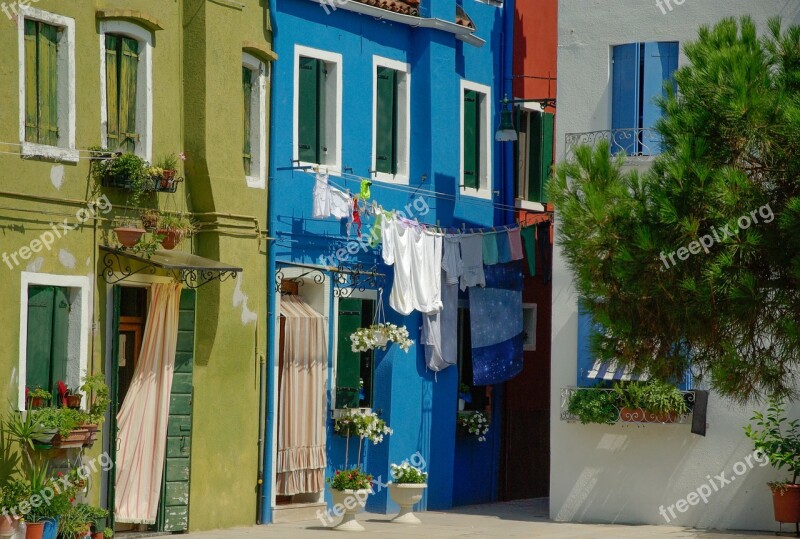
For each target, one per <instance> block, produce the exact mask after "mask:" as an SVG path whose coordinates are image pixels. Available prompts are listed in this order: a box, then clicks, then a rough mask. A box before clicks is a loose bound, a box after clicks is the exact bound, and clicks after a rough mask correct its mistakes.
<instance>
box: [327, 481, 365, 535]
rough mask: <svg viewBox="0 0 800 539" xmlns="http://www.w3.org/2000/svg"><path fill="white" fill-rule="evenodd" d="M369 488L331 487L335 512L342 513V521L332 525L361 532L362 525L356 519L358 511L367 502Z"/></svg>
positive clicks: (339, 528) (362, 529) (335, 527)
mask: <svg viewBox="0 0 800 539" xmlns="http://www.w3.org/2000/svg"><path fill="white" fill-rule="evenodd" d="M370 492H371V491H370V490H366V489H363V490H335V489H331V496H332V497H333V507H334V512H335V513H337V514H338V513H342V521H341V522H339V524H337V525H336V526H334V527H333V529H334V530H339V531H345V532H363V531H364V526H362V525H361V524H359V523H358V521H356V513H358V512H359V511H360V510H361V509H363V508H364V506H365V505H366V503H367V496H369V493H370Z"/></svg>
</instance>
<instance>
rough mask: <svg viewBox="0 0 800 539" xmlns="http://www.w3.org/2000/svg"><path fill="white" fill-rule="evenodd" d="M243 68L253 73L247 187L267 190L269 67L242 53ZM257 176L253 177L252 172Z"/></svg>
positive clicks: (250, 55)
mask: <svg viewBox="0 0 800 539" xmlns="http://www.w3.org/2000/svg"><path fill="white" fill-rule="evenodd" d="M242 67H244V68H246V69H249V70H250V72H251V74H252V75H251V81H252V83H253V90H254V91H253V94H252V96H251V97H250V153H251V156H252V157H251V161H250V172H251V175H249V176H246V178H245V179H246V180H247V187H252V188H254V189H266V188H267V106H266V103H267V81H268V80H269V68H268V67H267V65H266V64H265V63H264V62H262V61H261V60H259V59H258V58H256V57H255V56H253V55H252V54H248V53H246V52H243V53H242ZM253 171H256V172H257V174H255V175H253V174H252V172H253Z"/></svg>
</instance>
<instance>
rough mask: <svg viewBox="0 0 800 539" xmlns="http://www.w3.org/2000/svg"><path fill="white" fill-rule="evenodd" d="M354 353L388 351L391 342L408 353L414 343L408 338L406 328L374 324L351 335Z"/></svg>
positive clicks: (387, 324)
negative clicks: (378, 349)
mask: <svg viewBox="0 0 800 539" xmlns="http://www.w3.org/2000/svg"><path fill="white" fill-rule="evenodd" d="M350 341H351V342H352V346H351V349H352V350H353V352H366V351H367V350H374V349H376V348H380V349H381V350H386V347H387V346H388V344H389V343H390V342H393V343H396V344H397V345H398V346H399V347H400V349H401V350H402V351H403V352H406V353H408V349H409V348H411V345H412V344H414V341H412V340H411V339H409V338H408V329H406V327H405V326H398V325H396V324H389V323H382V324H372V325H371V326H370V327H368V328H359V329H357V330H356V331H355V332H354V333H353V334H352V335H350Z"/></svg>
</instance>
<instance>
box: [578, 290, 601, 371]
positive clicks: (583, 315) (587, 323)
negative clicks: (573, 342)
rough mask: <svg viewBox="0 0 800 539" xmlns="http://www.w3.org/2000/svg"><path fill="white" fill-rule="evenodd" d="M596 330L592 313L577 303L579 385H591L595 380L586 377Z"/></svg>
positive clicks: (591, 363) (591, 361) (590, 368)
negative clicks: (592, 340)
mask: <svg viewBox="0 0 800 539" xmlns="http://www.w3.org/2000/svg"><path fill="white" fill-rule="evenodd" d="M596 332H597V329H596V327H595V323H594V318H592V314H591V313H590V312H589V311H587V310H586V309H585V308H584V307H583V306H581V305H580V303H579V304H578V379H577V385H578V386H579V387H592V386H594V385H595V384H596V380H593V379H590V378H588V377H587V375H588V374H589V371H591V370H592V367H593V366H594V354H592V346H591V344H592V343H591V339H592V335H594V334H595V333H596Z"/></svg>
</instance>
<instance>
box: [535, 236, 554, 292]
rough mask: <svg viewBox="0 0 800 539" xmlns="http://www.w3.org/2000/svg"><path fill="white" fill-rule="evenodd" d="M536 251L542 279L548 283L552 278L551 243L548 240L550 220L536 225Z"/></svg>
mask: <svg viewBox="0 0 800 539" xmlns="http://www.w3.org/2000/svg"><path fill="white" fill-rule="evenodd" d="M536 235H537V237H538V251H539V255H541V259H542V281H544V284H547V283H549V282H550V281H551V280H552V278H553V244H552V243H551V242H550V221H545V222H544V223H539V224H538V225H537V226H536Z"/></svg>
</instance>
